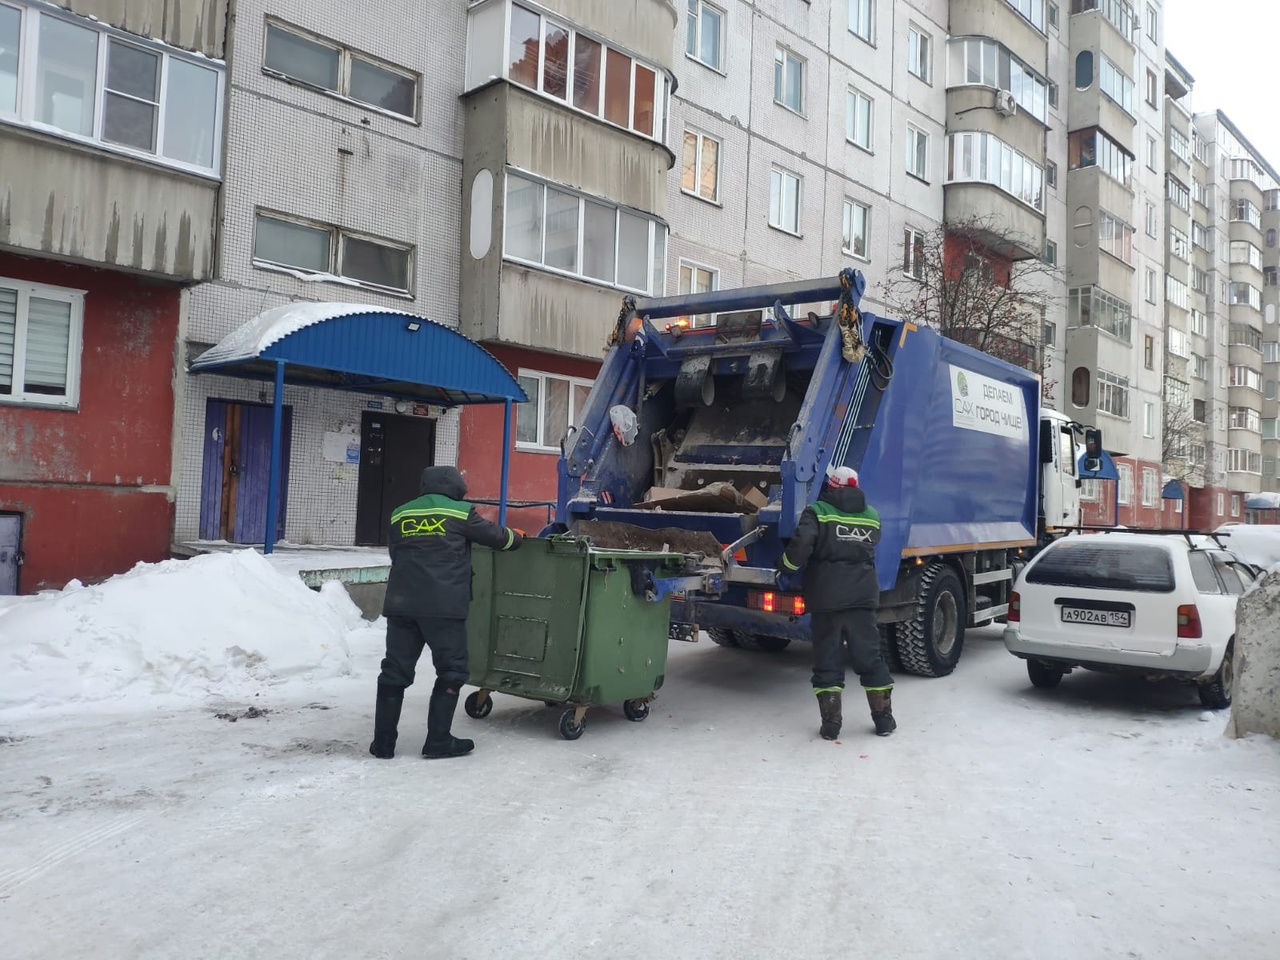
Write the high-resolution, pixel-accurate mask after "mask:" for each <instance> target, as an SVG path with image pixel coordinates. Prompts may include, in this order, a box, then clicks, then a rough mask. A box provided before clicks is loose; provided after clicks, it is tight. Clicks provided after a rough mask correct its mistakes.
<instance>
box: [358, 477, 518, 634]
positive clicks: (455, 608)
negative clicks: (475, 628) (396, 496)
mask: <svg viewBox="0 0 1280 960" xmlns="http://www.w3.org/2000/svg"><path fill="white" fill-rule="evenodd" d="M419 489H421V491H422V496H420V497H418V499H416V500H410V501H409V502H408V503H406V504H405V505H404V506H402V507H397V508H396V510H395V512H393V513H392V514H391V531H390V535H389V537H388V539H387V543H388V544H389V546H390V548H391V574H390V576H389V577H388V578H387V597H386V600H385V601H384V602H383V604H382V612H383V614H384V615H385V616H389V617H437V618H441V619H447V620H465V619H466V617H467V610H468V609H469V608H470V606H471V544H473V543H478V544H480V545H481V546H485V547H493V548H494V549H495V550H515V549H518V548H519V546H520V544H521V542H522V538H521V536H520V534H518V533H516V532H515V531H514V530H509V529H507V528H506V527H500V526H498V525H497V524H496V523H490V522H489V521H488V520H485V519H484V518H483V517H481V516H480V514H478V513H476V508H475V507H474V506H472V505H471V504H469V503H467V502H465V501H464V500H463V497H465V496H466V495H467V485H466V482H465V481H464V480H463V479H462V474H460V473H459V472H458V471H457V470H456V469H455V468H453V467H428V468H427V469H426V470H424V471H422V482H421V485H420V487H419Z"/></svg>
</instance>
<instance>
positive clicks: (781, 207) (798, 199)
mask: <svg viewBox="0 0 1280 960" xmlns="http://www.w3.org/2000/svg"><path fill="white" fill-rule="evenodd" d="M775 177H778V178H779V187H778V197H779V201H778V219H779V220H782V219H783V214H784V213H785V211H786V203H785V198H784V194H783V188H784V187H785V186H786V185H787V182H788V181H794V183H795V203H794V208H795V226H794V227H789V226H787V225H786V224H785V223H775V222H774V216H773V182H774V178H775ZM803 203H804V177H802V176H801V175H800V174H798V173H796V172H795V171H794V170H788V169H787V168H786V167H780V166H778V165H777V164H771V165H770V166H769V218H768V223H769V227H770V228H771V229H773V230H777V231H779V232H781V233H785V234H787V235H788V236H792V237H799V236H802V234H801V232H800V212H801V209H802V207H803Z"/></svg>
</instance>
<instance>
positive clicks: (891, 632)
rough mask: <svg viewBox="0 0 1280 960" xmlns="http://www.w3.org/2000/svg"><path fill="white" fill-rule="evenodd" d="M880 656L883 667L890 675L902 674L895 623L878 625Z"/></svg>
mask: <svg viewBox="0 0 1280 960" xmlns="http://www.w3.org/2000/svg"><path fill="white" fill-rule="evenodd" d="M880 655H881V656H882V657H884V665H885V666H886V667H888V668H889V672H890V673H901V672H902V658H901V657H900V656H898V625H897V624H896V623H882V624H880Z"/></svg>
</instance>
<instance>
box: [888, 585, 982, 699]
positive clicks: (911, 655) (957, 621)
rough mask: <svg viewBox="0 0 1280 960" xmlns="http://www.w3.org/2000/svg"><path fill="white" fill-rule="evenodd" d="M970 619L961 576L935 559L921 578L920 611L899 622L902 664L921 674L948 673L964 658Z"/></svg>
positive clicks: (899, 652) (898, 632)
mask: <svg viewBox="0 0 1280 960" xmlns="http://www.w3.org/2000/svg"><path fill="white" fill-rule="evenodd" d="M967 620H968V614H967V611H966V610H965V596H964V586H963V585H962V584H961V583H960V578H959V577H957V576H956V574H955V571H953V570H952V569H951V568H950V567H949V566H947V565H946V564H945V563H940V562H936V561H935V562H934V563H933V564H931V565H930V566H929V567H928V569H926V570H925V572H924V576H922V577H921V578H920V603H919V606H918V607H917V608H916V615H915V616H914V617H913V618H912V619H910V620H906V621H904V622H902V623H900V624H898V630H897V641H898V656H899V657H901V658H902V668H903V669H904V670H905V671H906V672H907V673H914V674H915V675H916V676H919V677H945V676H946V675H947V674H949V673H950V672H951V671H952V670H954V669H955V668H956V664H957V663H958V662H959V661H960V651H961V650H962V649H963V648H964V626H965V623H966V622H967Z"/></svg>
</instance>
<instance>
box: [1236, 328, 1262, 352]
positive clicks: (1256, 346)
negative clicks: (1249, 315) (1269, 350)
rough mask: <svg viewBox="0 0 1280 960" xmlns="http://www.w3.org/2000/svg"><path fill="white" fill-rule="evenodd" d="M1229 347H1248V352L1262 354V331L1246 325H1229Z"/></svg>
mask: <svg viewBox="0 0 1280 960" xmlns="http://www.w3.org/2000/svg"><path fill="white" fill-rule="evenodd" d="M1230 338H1231V345H1232V346H1233V347H1234V346H1241V347H1248V348H1249V349H1250V350H1257V351H1258V352H1259V353H1261V352H1262V331H1261V330H1258V329H1256V328H1255V327H1251V326H1249V324H1247V323H1233V324H1231V333H1230Z"/></svg>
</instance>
